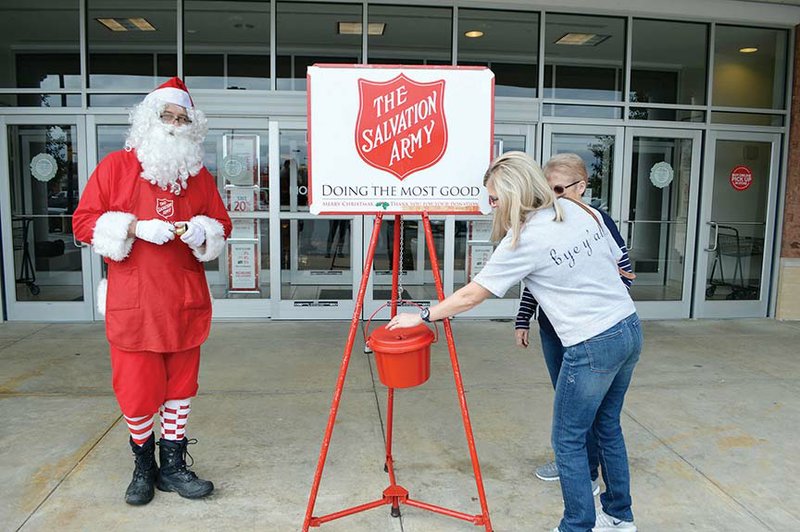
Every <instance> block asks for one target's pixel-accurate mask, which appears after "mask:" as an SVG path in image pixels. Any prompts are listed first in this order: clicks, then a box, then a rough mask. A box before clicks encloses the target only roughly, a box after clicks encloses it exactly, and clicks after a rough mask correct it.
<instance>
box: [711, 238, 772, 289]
mask: <svg viewBox="0 0 800 532" xmlns="http://www.w3.org/2000/svg"><path fill="white" fill-rule="evenodd" d="M762 253H763V241H762V240H761V239H758V238H753V237H749V236H744V237H743V236H740V235H739V230H738V229H736V228H735V227H733V226H730V225H718V226H717V241H716V249H715V253H714V263H713V264H712V266H711V275H709V276H708V286H707V287H706V297H713V296H714V294H715V293H716V291H717V287H720V286H723V287H726V288H728V289H730V293H728V294H727V295H726V296H725V298H726V299H757V298H758V286H749V285H748V284H746V283H745V280H744V269H743V267H742V258H743V257H750V256H752V255H761V254H762ZM724 257H732V258H733V259H734V267H733V275H732V276H731V277H729V278H728V279H726V278H725V272H724V270H723V258H724ZM717 267H719V278H718V279H715V278H714V275H715V273H716V271H717Z"/></svg>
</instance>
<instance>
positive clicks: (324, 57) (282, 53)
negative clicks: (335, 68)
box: [275, 1, 363, 91]
mask: <svg viewBox="0 0 800 532" xmlns="http://www.w3.org/2000/svg"><path fill="white" fill-rule="evenodd" d="M276 7H277V21H276V23H277V28H276V30H275V33H276V37H277V57H276V59H275V61H276V64H275V67H276V71H277V73H276V75H277V78H278V79H277V87H278V89H279V90H281V89H286V90H300V91H303V90H306V69H307V68H308V67H309V66H311V65H313V64H314V63H345V64H354V63H361V62H363V61H362V58H361V35H360V34H354V33H345V32H340V24H339V23H340V22H359V23H360V22H361V20H362V14H361V4H334V3H330V4H327V3H310V2H309V3H307V2H287V1H278V4H277V6H276Z"/></svg>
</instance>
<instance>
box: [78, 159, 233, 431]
mask: <svg viewBox="0 0 800 532" xmlns="http://www.w3.org/2000/svg"><path fill="white" fill-rule="evenodd" d="M141 172H142V166H141V164H140V163H139V160H138V159H137V157H136V153H135V151H134V150H130V151H126V150H121V151H117V152H114V153H111V154H110V155H108V156H107V157H106V158H104V159H103V160H102V161H101V162H100V164H99V165H98V166H97V168H96V169H95V171H94V173H93V174H92V176H91V178H90V179H89V182H88V184H87V186H86V189H85V190H84V192H83V195H82V196H81V199H80V203H79V205H78V208H77V210H76V211H75V213H74V215H73V222H72V223H73V230H74V233H75V236H76V238H77V239H78V240H80V241H83V242H91V243H92V245H93V247H94V250H95V251H96V252H97V253H99V254H100V255H103V257H104V260H105V262H106V264H107V265H108V285H107V294H106V296H105V301H103V299H104V296H103V294H98V299H99V302H98V305H99V306H100V307H102V306H103V304H105V315H106V336H107V337H108V341H109V343H110V344H111V346H112V354H113V351H114V348H116V349H118V350H123V351H128V352H153V353H178V352H181V351H188V350H195V349H197V352H198V354H199V346H200V345H201V344H202V343H203V342H204V341H205V339H206V338H207V337H208V333H209V329H210V326H211V298H210V294H209V288H208V284H207V283H206V278H205V272H204V269H203V264H202V263H203V262H207V261H211V260H214V259H216V258H217V257H218V256H219V254H220V253H221V251H222V249H223V247H224V244H225V238H226V237H227V236H228V235H229V234H230V230H231V221H230V218H229V216H228V213H227V211H226V209H225V206H224V204H223V203H222V200H221V198H220V196H219V193H218V192H217V187H216V183H215V180H214V177H213V176H212V175H211V174H210V173H209V172H208V170H206V169H205V168H202V169H201V170H200V172H199V173H198V174H197V175H195V176H192V177H190V178H189V180H188V188H186V189H184V190H182V191H181V193H180V195H174V194H172V193H171V192H169V191H166V190H162V189H161V188H160V187H159V186H157V185H153V184H151V183H150V182H149V181H147V180H145V179H143V178H142V177H141V175H140V174H141ZM153 218H158V219H162V220H164V221H166V222H170V223H174V222H178V221H188V222H189V223H196V224H199V225H201V226H202V227H203V228H204V229H205V234H206V240H205V242H204V243H203V244H202V245H201V246H200V247H198V248H190V247H189V246H188V245H187V244H186V243H184V242H182V241H181V240H180V238H178V237H176V238H175V239H173V240H171V241H169V242H167V243H165V244H163V245H156V244H153V243H150V242H148V241H146V240H141V239H135V238H133V237H128V227H129V226H130V224H131V222H132V221H134V220H150V219H153ZM100 291H101V290H99V292H100ZM115 379H116V376H115ZM115 389H116V382H115ZM195 389H196V385H195ZM118 399H119V394H118ZM161 400H163V398H161ZM157 404H160V403H157ZM120 405H121V406H122V408H123V413H125V414H126V415H133V414H135V413H134V412H126V411H125V410H126V407H125V405H123V404H122V401H120ZM128 410H130V408H129V409H128Z"/></svg>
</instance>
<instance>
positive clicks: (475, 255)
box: [453, 134, 525, 299]
mask: <svg viewBox="0 0 800 532" xmlns="http://www.w3.org/2000/svg"><path fill="white" fill-rule="evenodd" d="M509 151H523V152H524V151H525V136H524V135H503V134H499V135H495V136H494V156H497V155H500V154H502V153H506V152H509ZM491 224H492V215H491V214H487V215H484V216H479V217H474V218H471V219H469V220H456V227H455V243H454V248H455V249H454V253H455V257H454V267H453V277H454V281H453V289H454V290H458V289H459V288H461V287H462V286H464V285H466V284H467V283H468V282H469V281H471V280H472V279H473V278H474V277H475V276H476V275H477V274H478V272H479V271H480V270H481V268H482V267H483V264H484V262H485V260H486V259H488V258H489V256H490V255H491V253H492V251H494V244H493V243H492V242H491V241H490V240H489V235H490V234H491ZM519 297H520V288H519V286H516V287H514V288H512V289H510V290H509V291H508V292H506V295H505V296H503V299H518V298H519Z"/></svg>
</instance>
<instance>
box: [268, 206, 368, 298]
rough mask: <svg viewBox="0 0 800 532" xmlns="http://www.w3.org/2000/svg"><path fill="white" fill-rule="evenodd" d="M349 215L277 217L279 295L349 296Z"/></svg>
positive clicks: (283, 296)
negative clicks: (279, 224) (279, 231)
mask: <svg viewBox="0 0 800 532" xmlns="http://www.w3.org/2000/svg"><path fill="white" fill-rule="evenodd" d="M352 261H353V258H352V231H351V220H350V219H331V218H324V219H323V218H315V219H305V220H281V299H294V300H298V299H301V300H302V299H307V300H314V301H318V300H339V299H353V284H352V280H353V271H352Z"/></svg>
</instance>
